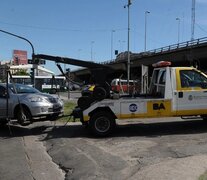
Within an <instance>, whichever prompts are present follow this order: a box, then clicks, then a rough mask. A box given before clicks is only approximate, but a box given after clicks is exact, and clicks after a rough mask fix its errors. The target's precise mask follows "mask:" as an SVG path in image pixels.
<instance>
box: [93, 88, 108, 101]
mask: <svg viewBox="0 0 207 180" xmlns="http://www.w3.org/2000/svg"><path fill="white" fill-rule="evenodd" d="M106 95H107V94H106V90H105V89H104V87H101V86H96V87H95V88H94V90H93V97H94V99H96V100H99V101H101V100H103V99H104V98H106Z"/></svg>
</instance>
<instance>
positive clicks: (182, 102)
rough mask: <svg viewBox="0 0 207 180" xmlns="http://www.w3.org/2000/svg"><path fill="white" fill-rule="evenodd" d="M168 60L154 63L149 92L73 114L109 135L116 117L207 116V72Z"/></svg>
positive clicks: (99, 103) (92, 105)
mask: <svg viewBox="0 0 207 180" xmlns="http://www.w3.org/2000/svg"><path fill="white" fill-rule="evenodd" d="M170 65H171V63H170V62H169V61H167V62H166V61H162V62H158V63H156V64H154V67H155V68H154V70H153V74H152V78H151V82H150V86H149V89H148V93H146V94H134V95H125V96H117V94H115V95H111V97H110V98H105V99H102V100H97V101H93V102H91V103H90V106H88V107H86V108H80V107H78V106H77V107H76V108H75V109H74V111H73V112H74V113H73V114H74V116H75V117H79V118H80V119H81V122H82V123H83V124H87V125H88V126H89V128H90V130H91V131H92V132H93V133H94V134H95V135H98V136H106V135H109V134H110V133H111V132H112V131H113V129H114V126H115V120H116V119H120V120H122V119H123V120H124V119H132V118H158V117H192V116H193V117H195V116H196V117H202V118H204V119H205V118H207V76H206V75H205V74H204V73H202V72H201V71H199V70H197V69H196V68H193V67H170Z"/></svg>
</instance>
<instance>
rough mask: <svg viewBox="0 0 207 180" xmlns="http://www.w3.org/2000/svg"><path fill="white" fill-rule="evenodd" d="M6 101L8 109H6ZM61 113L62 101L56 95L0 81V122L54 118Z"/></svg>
mask: <svg viewBox="0 0 207 180" xmlns="http://www.w3.org/2000/svg"><path fill="white" fill-rule="evenodd" d="M7 101H8V110H7ZM61 114H63V101H62V100H61V99H60V98H59V97H58V96H57V95H51V94H46V93H41V92H40V91H38V90H37V89H35V88H33V87H30V86H27V85H23V84H14V85H13V84H8V93H7V88H6V84H2V83H0V124H1V122H2V123H4V122H5V119H7V118H9V119H17V121H18V123H19V124H21V125H26V124H30V123H32V122H33V121H34V120H35V119H40V118H42V117H45V120H54V119H56V118H57V117H58V116H59V115H61Z"/></svg>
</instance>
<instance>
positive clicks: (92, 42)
mask: <svg viewBox="0 0 207 180" xmlns="http://www.w3.org/2000/svg"><path fill="white" fill-rule="evenodd" d="M93 44H94V41H91V61H93Z"/></svg>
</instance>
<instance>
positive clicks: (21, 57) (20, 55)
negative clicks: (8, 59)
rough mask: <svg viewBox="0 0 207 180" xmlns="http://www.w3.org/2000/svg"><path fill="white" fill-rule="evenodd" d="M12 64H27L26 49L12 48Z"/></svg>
mask: <svg viewBox="0 0 207 180" xmlns="http://www.w3.org/2000/svg"><path fill="white" fill-rule="evenodd" d="M13 63H14V65H21V64H28V60H27V51H23V50H13Z"/></svg>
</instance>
